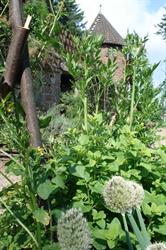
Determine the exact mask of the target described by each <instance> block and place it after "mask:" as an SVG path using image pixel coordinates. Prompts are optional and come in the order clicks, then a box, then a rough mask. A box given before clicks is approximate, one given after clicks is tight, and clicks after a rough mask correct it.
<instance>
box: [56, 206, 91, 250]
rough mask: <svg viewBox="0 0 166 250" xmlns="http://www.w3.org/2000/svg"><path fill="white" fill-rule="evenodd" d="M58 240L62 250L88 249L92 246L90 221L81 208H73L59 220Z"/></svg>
mask: <svg viewBox="0 0 166 250" xmlns="http://www.w3.org/2000/svg"><path fill="white" fill-rule="evenodd" d="M57 234H58V241H59V244H60V248H61V250H78V249H79V250H88V249H90V248H91V243H92V239H91V235H90V232H89V229H88V223H87V221H86V219H85V218H84V217H83V214H82V212H81V211H80V210H79V209H76V208H72V209H70V210H68V211H67V212H66V213H63V214H62V217H61V218H60V219H59V220H58V226H57Z"/></svg>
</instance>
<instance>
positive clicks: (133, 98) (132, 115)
mask: <svg viewBox="0 0 166 250" xmlns="http://www.w3.org/2000/svg"><path fill="white" fill-rule="evenodd" d="M135 80H136V66H135V65H134V66H133V77H132V93H131V104H130V119H129V126H130V130H131V129H132V125H133V119H134V102H135V86H136V82H135Z"/></svg>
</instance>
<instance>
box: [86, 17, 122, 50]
mask: <svg viewBox="0 0 166 250" xmlns="http://www.w3.org/2000/svg"><path fill="white" fill-rule="evenodd" d="M90 32H91V33H95V34H101V35H103V37H104V43H107V44H110V45H111V44H112V45H118V46H122V45H123V43H124V42H123V38H122V37H121V35H120V34H119V33H118V32H117V31H116V30H115V29H114V27H113V26H112V25H111V24H110V22H109V21H108V20H107V19H106V18H105V16H104V15H103V14H101V13H99V14H98V15H97V17H96V18H95V20H94V22H93V24H92V26H91V27H90Z"/></svg>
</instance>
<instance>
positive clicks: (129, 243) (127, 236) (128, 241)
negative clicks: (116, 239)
mask: <svg viewBox="0 0 166 250" xmlns="http://www.w3.org/2000/svg"><path fill="white" fill-rule="evenodd" d="M122 218H123V224H124V228H125V233H126V240H127V245H128V250H133V247H132V244H131V240H130V235H129V229H128V225H127V221H126V216H125V214H122Z"/></svg>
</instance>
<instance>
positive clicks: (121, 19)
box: [76, 0, 166, 85]
mask: <svg viewBox="0 0 166 250" xmlns="http://www.w3.org/2000/svg"><path fill="white" fill-rule="evenodd" d="M76 2H77V3H78V4H79V5H80V8H81V9H82V10H83V11H84V13H85V20H86V21H87V27H89V26H90V25H91V24H92V22H93V20H94V18H95V17H96V15H97V14H98V12H99V6H100V4H101V5H102V13H103V14H104V15H105V17H106V18H107V19H108V20H109V21H110V23H111V24H112V25H113V26H114V28H115V29H117V31H118V32H119V33H120V34H121V35H122V36H123V37H125V36H126V34H127V30H129V31H130V32H133V31H136V32H137V33H138V34H139V35H140V36H141V37H143V36H145V35H147V34H148V36H149V41H148V43H147V47H146V48H147V52H148V57H149V60H150V62H151V63H155V62H156V63H157V62H159V61H161V63H160V65H159V67H158V69H157V70H156V72H155V74H154V77H153V79H154V83H155V85H158V84H160V83H161V82H162V81H163V79H164V77H165V74H164V68H165V65H164V63H163V61H164V59H165V58H166V42H164V41H163V39H162V37H161V36H158V35H156V34H155V33H156V31H157V28H156V25H157V24H158V23H159V22H160V20H161V18H162V16H163V14H164V13H165V11H164V8H163V6H164V5H165V6H166V0H89V1H87V0H76Z"/></svg>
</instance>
